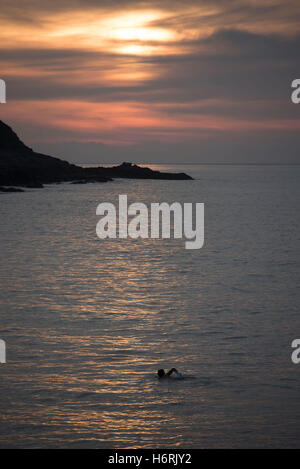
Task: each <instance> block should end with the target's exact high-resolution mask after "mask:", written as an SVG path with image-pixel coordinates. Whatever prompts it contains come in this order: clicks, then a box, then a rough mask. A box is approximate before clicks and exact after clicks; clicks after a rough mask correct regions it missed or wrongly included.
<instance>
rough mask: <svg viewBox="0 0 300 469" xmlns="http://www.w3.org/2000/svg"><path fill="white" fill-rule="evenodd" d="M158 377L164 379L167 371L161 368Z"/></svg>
mask: <svg viewBox="0 0 300 469" xmlns="http://www.w3.org/2000/svg"><path fill="white" fill-rule="evenodd" d="M157 375H158V377H159V378H162V377H163V376H165V370H163V369H162V368H161V369H160V370H158V372H157Z"/></svg>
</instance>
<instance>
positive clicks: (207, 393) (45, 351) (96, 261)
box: [0, 165, 300, 448]
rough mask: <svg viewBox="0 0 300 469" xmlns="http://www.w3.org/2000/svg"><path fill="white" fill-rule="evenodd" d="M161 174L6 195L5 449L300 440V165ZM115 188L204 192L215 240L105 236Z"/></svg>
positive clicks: (132, 194)
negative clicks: (295, 344)
mask: <svg viewBox="0 0 300 469" xmlns="http://www.w3.org/2000/svg"><path fill="white" fill-rule="evenodd" d="M153 167H154V168H158V166H157V165H156V166H153ZM159 169H161V170H165V171H173V172H175V171H180V172H182V171H185V172H187V173H189V174H190V175H192V176H193V177H194V178H195V180H194V181H152V180H140V181H134V180H115V181H114V182H111V183H106V184H87V185H74V184H60V185H51V186H46V187H45V188H44V189H41V190H34V189H31V190H30V189H28V190H27V191H26V192H25V193H22V194H19V193H15V194H6V193H3V194H0V216H1V224H0V242H1V251H0V257H1V263H0V282H1V291H0V293H1V310H0V311H1V312H0V314H1V316H0V339H3V340H5V342H6V346H7V363H6V364H0V446H1V447H2V448H3V447H11V448H21V447H22V448H66V447H68V448H72V447H73V448H81V447H85V448H214V447H220V448H242V447H243V448H247V447H251V448H272V447H282V448H288V447H289V448H296V447H300V398H299V396H300V365H298V366H297V365H294V364H293V363H292V361H291V354H292V348H291V343H292V341H293V340H294V339H296V338H300V319H299V313H300V311H299V307H300V301H299V300H300V289H299V284H300V278H299V272H300V269H299V253H300V249H299V248H300V241H299V237H300V235H299V233H300V217H299V203H300V167H299V166H220V165H218V166H197V165H192V166H184V165H180V166H168V167H167V166H159ZM119 194H127V195H128V201H129V203H131V202H144V203H146V204H147V205H149V204H150V203H151V202H168V203H171V202H173V201H177V202H194V203H195V202H203V203H205V245H204V247H203V248H202V249H201V250H190V251H189V250H186V249H185V248H184V240H180V239H176V240H173V239H170V240H151V239H150V240H137V241H135V240H132V239H128V240H118V239H116V240H108V239H107V240H99V239H98V238H97V236H96V232H95V227H96V223H97V221H98V219H99V217H97V216H96V207H97V205H98V204H99V203H100V202H113V203H116V204H117V201H118V195H119ZM173 366H175V367H176V368H177V369H178V370H179V371H180V372H181V373H182V374H183V378H184V379H170V380H165V381H162V382H160V381H158V380H157V378H156V371H157V369H158V368H165V369H168V368H171V367H173Z"/></svg>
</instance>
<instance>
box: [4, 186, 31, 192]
mask: <svg viewBox="0 0 300 469" xmlns="http://www.w3.org/2000/svg"><path fill="white" fill-rule="evenodd" d="M0 192H25V191H23V189H19V188H17V187H2V186H0Z"/></svg>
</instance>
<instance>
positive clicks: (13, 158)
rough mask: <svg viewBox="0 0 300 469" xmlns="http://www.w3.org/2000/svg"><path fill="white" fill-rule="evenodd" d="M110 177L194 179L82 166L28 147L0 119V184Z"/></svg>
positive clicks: (127, 167)
mask: <svg viewBox="0 0 300 469" xmlns="http://www.w3.org/2000/svg"><path fill="white" fill-rule="evenodd" d="M113 178H130V179H170V180H185V179H193V178H192V177H190V176H188V175H187V174H185V173H177V174H173V173H162V172H160V171H153V170H152V169H150V168H142V167H140V166H137V165H135V164H132V163H128V162H125V163H122V164H121V165H119V166H113V167H111V168H103V167H101V166H99V167H97V168H82V167H80V166H76V165H74V164H70V163H68V162H67V161H63V160H60V159H59V158H54V157H53V156H48V155H43V154H41V153H36V152H34V151H33V150H32V149H31V148H28V147H27V146H26V145H25V144H24V143H23V142H22V141H21V140H20V139H19V137H18V136H17V135H16V134H15V132H14V131H13V130H12V129H11V128H10V127H9V126H8V125H6V124H5V123H4V122H2V121H0V185H2V186H22V187H30V188H41V187H43V184H51V183H59V182H67V181H70V182H72V181H73V182H74V183H76V184H86V183H88V182H95V183H96V182H97V183H102V182H107V181H112V180H113Z"/></svg>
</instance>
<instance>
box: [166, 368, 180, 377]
mask: <svg viewBox="0 0 300 469" xmlns="http://www.w3.org/2000/svg"><path fill="white" fill-rule="evenodd" d="M172 373H178V371H177V370H176V368H172V369H171V370H170V371H168V373H167V376H171V374H172Z"/></svg>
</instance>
